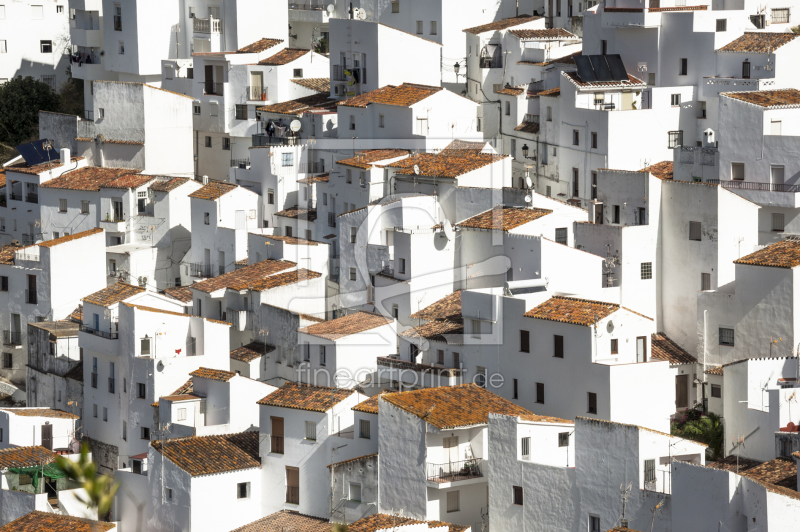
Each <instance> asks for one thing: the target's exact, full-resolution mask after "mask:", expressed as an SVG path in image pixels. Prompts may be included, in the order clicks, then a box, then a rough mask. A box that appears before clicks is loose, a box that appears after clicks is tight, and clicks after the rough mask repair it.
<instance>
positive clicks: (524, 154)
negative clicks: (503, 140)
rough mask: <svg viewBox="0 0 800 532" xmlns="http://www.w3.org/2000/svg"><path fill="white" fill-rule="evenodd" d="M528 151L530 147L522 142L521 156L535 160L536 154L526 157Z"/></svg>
mask: <svg viewBox="0 0 800 532" xmlns="http://www.w3.org/2000/svg"><path fill="white" fill-rule="evenodd" d="M529 151H530V148H528V145H527V144H523V145H522V156H523V157H525V158H526V159H532V160H534V161H535V160H536V156H535V155H534V156H533V157H528V152H529Z"/></svg>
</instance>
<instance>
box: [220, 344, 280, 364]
mask: <svg viewBox="0 0 800 532" xmlns="http://www.w3.org/2000/svg"><path fill="white" fill-rule="evenodd" d="M275 349H276V348H275V346H274V345H270V344H265V343H263V342H250V343H249V344H247V345H243V346H242V347H239V348H238V349H234V350H233V351H231V358H232V359H234V360H238V361H240V362H247V363H250V362H252V361H254V360H258V359H259V358H261V357H262V356H263V355H265V354H268V353H272V352H273V351H275Z"/></svg>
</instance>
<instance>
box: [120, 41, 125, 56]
mask: <svg viewBox="0 0 800 532" xmlns="http://www.w3.org/2000/svg"><path fill="white" fill-rule="evenodd" d="M119 55H125V43H124V42H123V41H119Z"/></svg>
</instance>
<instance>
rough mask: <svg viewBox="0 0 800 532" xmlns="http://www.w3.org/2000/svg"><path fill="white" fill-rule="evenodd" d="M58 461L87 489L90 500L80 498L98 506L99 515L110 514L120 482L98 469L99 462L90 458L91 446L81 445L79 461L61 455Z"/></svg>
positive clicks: (71, 476)
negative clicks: (102, 473) (96, 462)
mask: <svg viewBox="0 0 800 532" xmlns="http://www.w3.org/2000/svg"><path fill="white" fill-rule="evenodd" d="M56 460H57V463H58V465H59V467H61V469H63V470H64V472H65V473H66V474H67V478H68V479H70V480H73V481H75V482H77V483H79V484H80V485H81V487H82V488H83V489H84V490H86V494H87V496H88V498H89V500H83V499H79V500H80V501H81V502H82V503H84V504H86V505H87V506H88V507H90V508H97V515H98V516H99V517H103V516H106V515H108V512H109V511H110V510H111V504H112V503H113V502H114V495H115V494H116V493H117V490H118V489H119V482H114V479H112V478H111V477H108V476H106V475H101V474H100V473H99V472H98V471H97V464H95V463H94V462H92V461H91V460H90V459H89V446H88V445H86V444H85V443H84V444H83V446H82V447H81V455H80V458H79V459H78V461H77V462H75V461H72V460H68V459H66V458H63V457H61V456H59V457H58V458H57V459H56Z"/></svg>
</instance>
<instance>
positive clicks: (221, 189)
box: [189, 181, 239, 200]
mask: <svg viewBox="0 0 800 532" xmlns="http://www.w3.org/2000/svg"><path fill="white" fill-rule="evenodd" d="M238 186H239V185H234V184H232V183H225V182H223V181H209V182H208V184H207V185H205V186H203V188H201V189H198V190H195V191H194V192H192V193H191V194H189V197H190V198H197V199H205V200H216V199H219V198H221V197H222V196H223V195H225V194H227V193H228V192H230V191H231V190H233V189H235V188H237V187H238Z"/></svg>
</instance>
